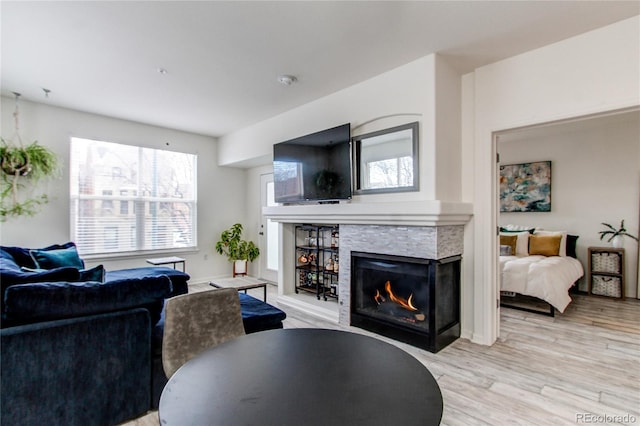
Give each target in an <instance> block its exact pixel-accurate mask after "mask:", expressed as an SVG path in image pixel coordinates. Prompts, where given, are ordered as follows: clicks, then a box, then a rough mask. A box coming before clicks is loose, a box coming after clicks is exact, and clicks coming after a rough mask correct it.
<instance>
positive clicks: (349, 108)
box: [219, 55, 460, 203]
mask: <svg viewBox="0 0 640 426" xmlns="http://www.w3.org/2000/svg"><path fill="white" fill-rule="evenodd" d="M436 74H437V75H439V76H443V79H442V80H443V82H445V83H446V86H445V87H444V89H441V88H440V87H439V83H438V84H437V83H436ZM449 75H450V77H449V78H448V79H445V78H444V76H449ZM459 83H460V75H459V74H457V73H456V71H455V70H453V69H452V68H451V67H448V66H447V65H446V62H445V60H444V59H443V58H442V57H440V56H438V55H429V56H426V57H424V58H421V59H418V60H416V61H414V62H411V63H409V64H406V65H404V66H401V67H399V68H396V69H393V70H391V71H389V72H386V73H384V74H381V75H379V76H377V77H374V78H372V79H369V80H366V81H364V82H361V83H358V84H356V85H354V86H351V87H349V88H347V89H344V90H341V91H339V92H336V93H334V94H332V95H329V96H326V97H324V98H321V99H318V100H316V101H314V102H310V103H308V104H306V105H303V106H301V107H299V108H296V109H293V110H291V111H288V112H286V113H284V114H281V115H279V116H276V117H273V118H270V119H268V120H265V121H262V122H260V123H257V124H255V125H253V126H249V127H247V128H244V129H242V130H239V131H237V132H235V133H231V134H229V135H226V136H224V137H222V138H221V139H220V146H219V160H220V164H222V165H240V166H242V165H243V164H244V163H246V162H248V163H250V164H255V162H256V161H260V162H261V164H263V165H264V164H268V163H270V162H271V160H272V150H273V145H274V144H275V143H278V142H282V141H285V140H288V139H292V138H296V137H299V136H303V135H305V134H309V133H313V132H316V131H318V130H323V129H326V128H329V127H334V126H336V125H339V124H343V123H347V122H350V123H351V128H352V135H353V136H356V135H359V134H364V133H369V132H373V131H377V130H382V129H385V128H388V127H392V126H396V125H399V124H405V123H410V122H412V121H419V122H420V132H419V137H420V146H419V151H420V191H419V192H413V193H398V194H386V195H366V196H354V198H353V202H354V203H358V202H364V201H366V202H376V201H391V200H398V201H401V200H423V199H424V200H435V199H437V195H440V193H442V194H443V195H442V196H443V197H445V198H443V199H444V200H447V201H449V200H454V201H459V199H460V182H459V179H456V178H454V179H453V180H451V179H440V180H437V179H436V170H437V167H436V164H439V163H445V164H448V165H449V167H448V170H449V171H450V173H451V174H452V175H453V176H457V175H458V173H457V171H458V170H459V161H458V153H459V139H460V138H459V132H460V130H459V129H460V126H459V125H458V126H455V125H454V126H449V125H447V124H448V123H450V121H449V120H451V119H452V118H453V120H457V119H459V114H460V113H459V105H460V103H459V102H460V101H459V99H460V98H459V96H456V94H452V96H451V97H448V96H446V95H443V96H436V92H437V91H439V92H442V91H443V90H444V91H445V92H446V93H450V94H451V87H452V85H453V86H455V85H456V84H457V85H458V86H459ZM291 89H292V90H295V87H292V88H291ZM436 108H443V109H446V110H447V111H448V112H449V114H447V116H446V117H444V118H442V119H440V120H444V122H443V123H442V125H440V126H438V124H439V123H438V118H437V115H436ZM397 114H406V115H400V116H396V115H397ZM415 114H419V116H417V117H416V115H415ZM443 115H444V114H443ZM388 116H392V117H388ZM383 117H387V118H383ZM456 117H458V118H456ZM378 118H381V119H379V120H375V119H378ZM371 120H375V121H371ZM370 121H371V122H370ZM369 122H370V123H369ZM454 122H455V121H454ZM436 131H437V132H436ZM449 133H453V136H451V135H449ZM449 144H457V146H458V148H457V149H456V148H454V149H451V148H449ZM440 184H441V185H443V190H440V191H437V187H438V185H440ZM437 192H439V193H438V194H437ZM444 194H446V196H445V195H444Z"/></svg>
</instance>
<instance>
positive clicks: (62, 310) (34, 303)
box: [3, 276, 172, 326]
mask: <svg viewBox="0 0 640 426" xmlns="http://www.w3.org/2000/svg"><path fill="white" fill-rule="evenodd" d="M171 290H172V287H171V281H170V280H169V278H168V277H166V276H157V277H145V278H137V279H136V278H134V279H124V280H113V281H108V282H105V283H99V282H93V281H87V282H40V283H33V284H24V285H16V286H11V287H9V288H8V289H7V290H6V291H5V297H4V302H5V306H4V312H3V320H5V321H3V326H6V325H10V324H17V323H32V322H38V321H45V320H52V319H60V318H72V317H78V316H82V315H88V314H97V313H102V312H112V311H117V310H122V309H127V308H134V307H146V308H147V309H149V313H150V314H151V320H152V322H153V324H155V323H156V322H157V321H158V320H159V319H160V311H161V310H162V302H163V299H164V298H165V297H167V296H168V295H169V294H171ZM5 323H6V324H5Z"/></svg>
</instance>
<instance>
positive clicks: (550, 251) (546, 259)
mask: <svg viewBox="0 0 640 426" xmlns="http://www.w3.org/2000/svg"><path fill="white" fill-rule="evenodd" d="M514 237H515V238H514ZM550 237H552V238H550ZM577 238H578V237H577V236H571V235H567V233H566V232H561V231H540V230H533V232H532V230H527V231H520V232H513V231H512V232H507V231H503V232H501V237H500V240H501V241H500V242H501V256H500V290H501V298H500V304H501V306H504V307H510V308H516V309H521V310H526V311H531V312H536V313H545V314H547V315H551V316H553V315H554V314H555V310H558V311H560V312H564V310H565V309H566V307H567V306H568V305H569V303H571V297H570V296H569V290H570V288H571V287H572V286H573V285H574V284H575V283H576V282H577V280H578V279H580V278H581V277H582V276H583V275H584V268H583V266H582V264H581V263H580V261H579V260H577V259H576V255H575V243H576V241H577ZM502 243H509V244H502ZM550 244H551V246H550ZM506 245H509V246H510V249H511V250H505V246H506ZM507 251H510V252H511V253H513V254H506V252H507ZM502 253H505V254H504V255H503V254H502ZM516 296H528V297H529V298H534V299H539V300H541V301H544V302H545V303H546V304H547V305H548V310H547V311H541V310H539V309H533V308H529V307H527V305H526V304H525V305H524V306H523V305H522V304H514V303H512V302H513V301H514V300H515V297H516Z"/></svg>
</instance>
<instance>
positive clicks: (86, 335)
mask: <svg viewBox="0 0 640 426" xmlns="http://www.w3.org/2000/svg"><path fill="white" fill-rule="evenodd" d="M149 333H150V323H149V313H148V312H147V311H146V310H144V309H133V310H126V311H119V312H114V313H107V314H100V315H92V316H86V317H82V318H74V319H65V320H58V321H47V322H42V323H38V324H30V325H24V326H18V327H11V328H5V329H3V330H1V331H0V336H1V339H2V340H1V344H0V349H1V351H2V354H1V356H0V361H1V365H0V370H1V371H2V380H0V385H1V386H0V387H1V388H0V399H1V402H0V406H1V407H2V421H1V423H2V424H3V425H65V426H76V425H77V426H80V425H82V426H84V425H98V424H100V425H115V424H121V423H123V422H124V421H126V420H128V419H130V418H133V417H139V416H141V415H143V414H144V413H145V412H147V410H148V409H149V400H150V397H151V396H150V386H149V383H150V381H151V377H150V373H151V367H150V356H149Z"/></svg>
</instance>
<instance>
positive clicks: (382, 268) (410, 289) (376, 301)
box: [352, 254, 429, 331]
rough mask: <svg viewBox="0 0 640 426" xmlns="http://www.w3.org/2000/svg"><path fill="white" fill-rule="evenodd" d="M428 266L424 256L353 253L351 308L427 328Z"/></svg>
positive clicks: (387, 319)
mask: <svg viewBox="0 0 640 426" xmlns="http://www.w3.org/2000/svg"><path fill="white" fill-rule="evenodd" d="M352 256H353V254H352ZM428 270H429V261H428V260H426V259H416V258H406V257H399V256H384V255H372V254H367V255H366V257H361V256H358V255H356V256H355V257H354V262H353V267H352V280H353V283H354V286H353V289H352V294H353V295H354V302H355V303H354V305H353V309H354V310H355V312H357V313H359V314H361V315H365V316H369V317H372V318H376V319H379V320H382V321H390V322H395V323H398V324H400V325H403V326H406V327H410V328H416V329H423V330H425V331H428V330H429V322H428V321H426V319H427V315H428V308H429V286H428V282H427V279H428Z"/></svg>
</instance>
